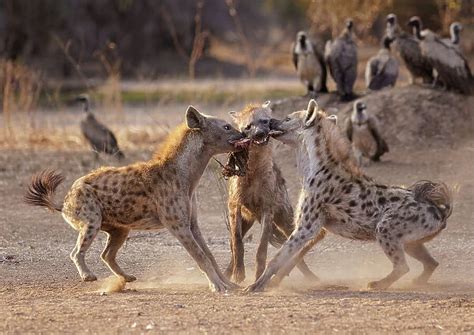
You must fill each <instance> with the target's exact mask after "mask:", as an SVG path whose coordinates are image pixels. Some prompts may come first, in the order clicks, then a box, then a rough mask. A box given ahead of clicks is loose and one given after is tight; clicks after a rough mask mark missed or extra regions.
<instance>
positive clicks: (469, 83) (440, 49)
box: [409, 16, 474, 94]
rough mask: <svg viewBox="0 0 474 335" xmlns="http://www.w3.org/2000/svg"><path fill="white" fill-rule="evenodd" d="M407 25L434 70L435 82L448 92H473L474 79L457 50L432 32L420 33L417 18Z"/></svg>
mask: <svg viewBox="0 0 474 335" xmlns="http://www.w3.org/2000/svg"><path fill="white" fill-rule="evenodd" d="M409 25H410V26H411V27H412V28H413V31H414V33H415V34H416V36H417V38H418V39H419V40H420V41H421V42H420V47H421V52H422V54H423V56H424V57H425V58H426V59H427V60H428V61H429V62H430V64H431V66H433V69H434V70H436V73H437V78H436V79H437V81H439V82H441V83H443V85H444V86H445V88H446V89H448V90H454V91H457V92H460V93H462V94H470V93H471V92H472V91H473V90H474V79H473V77H472V72H471V69H470V68H469V63H468V62H467V60H466V59H465V58H464V56H463V55H462V54H461V53H460V52H459V50H458V49H457V48H456V47H454V46H452V45H448V44H446V43H444V42H443V41H442V39H441V38H440V37H439V36H438V35H436V34H435V33H433V32H432V31H430V30H423V31H422V23H421V20H420V18H419V17H417V16H413V17H412V18H411V19H410V21H409Z"/></svg>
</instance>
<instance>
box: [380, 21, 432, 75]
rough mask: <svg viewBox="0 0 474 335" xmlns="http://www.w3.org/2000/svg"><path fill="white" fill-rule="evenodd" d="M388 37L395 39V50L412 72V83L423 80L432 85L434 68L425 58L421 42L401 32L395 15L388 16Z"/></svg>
mask: <svg viewBox="0 0 474 335" xmlns="http://www.w3.org/2000/svg"><path fill="white" fill-rule="evenodd" d="M387 36H389V37H392V38H395V48H396V50H397V51H398V54H399V55H400V58H401V59H402V60H403V63H404V64H405V66H406V68H407V69H408V71H409V72H410V82H411V83H412V84H414V83H415V82H416V79H417V78H421V79H422V81H423V83H424V84H432V83H433V82H434V77H433V67H432V66H431V64H430V63H429V62H428V60H427V59H426V58H425V57H423V55H422V53H421V48H420V41H418V40H417V39H416V38H415V37H414V36H413V35H412V34H408V33H406V32H404V31H403V30H401V28H400V26H399V25H398V20H397V16H396V15H395V14H389V15H387Z"/></svg>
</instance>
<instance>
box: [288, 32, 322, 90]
mask: <svg viewBox="0 0 474 335" xmlns="http://www.w3.org/2000/svg"><path fill="white" fill-rule="evenodd" d="M291 50H292V54H293V64H294V65H295V68H296V72H297V73H298V76H299V77H300V80H301V82H302V83H303V84H304V85H305V86H306V88H307V89H308V94H313V95H314V93H315V92H327V91H328V89H327V87H326V77H327V74H326V64H325V62H324V57H323V55H322V54H321V53H320V52H319V51H318V50H317V49H316V47H315V45H313V43H312V42H311V41H310V40H309V39H308V36H307V34H306V32H304V31H300V32H298V34H297V35H296V41H295V42H293V44H292V46H291Z"/></svg>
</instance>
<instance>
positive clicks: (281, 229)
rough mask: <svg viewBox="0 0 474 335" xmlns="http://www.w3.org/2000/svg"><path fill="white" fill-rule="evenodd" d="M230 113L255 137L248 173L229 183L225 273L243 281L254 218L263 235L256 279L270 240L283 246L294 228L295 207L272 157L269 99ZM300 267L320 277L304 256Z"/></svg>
mask: <svg viewBox="0 0 474 335" xmlns="http://www.w3.org/2000/svg"><path fill="white" fill-rule="evenodd" d="M230 114H231V116H232V118H233V120H234V122H235V124H236V125H237V128H238V129H239V130H240V131H241V132H242V133H243V134H244V135H246V136H247V138H250V139H251V140H252V144H251V145H250V147H249V148H248V160H247V167H246V173H245V175H244V176H234V177H231V178H230V179H229V185H228V190H229V196H228V208H229V214H230V220H229V222H230V244H231V251H232V256H231V261H230V264H229V266H228V268H227V271H226V275H227V276H228V277H229V278H232V279H233V280H234V281H236V282H241V281H243V280H244V279H245V266H244V244H243V238H244V236H245V234H246V233H247V232H248V231H249V229H250V228H251V227H252V226H253V224H254V222H255V221H259V222H260V223H261V225H262V235H261V238H260V243H259V246H258V250H257V258H256V264H257V266H256V273H255V276H256V279H257V278H258V277H260V275H261V274H262V272H263V270H264V269H265V265H266V260H267V247H268V243H271V244H272V245H273V246H275V247H280V246H281V245H282V244H283V243H284V242H285V241H286V240H287V238H288V237H289V236H290V235H291V233H292V232H293V229H294V226H293V207H292V206H291V204H290V200H289V197H288V193H287V190H286V185H285V179H284V178H283V175H282V173H281V171H280V169H279V168H278V166H277V165H276V163H275V162H274V161H273V157H272V147H271V144H269V137H270V136H269V132H270V118H271V114H272V111H271V109H270V108H269V103H266V104H264V105H262V106H260V105H249V106H247V107H246V108H245V109H244V110H242V111H240V112H230ZM323 234H324V231H323ZM298 268H299V269H300V270H301V272H302V273H303V274H304V275H305V277H307V278H310V279H313V280H314V279H316V278H317V277H316V276H315V275H314V274H313V273H312V272H311V271H310V270H309V268H308V266H307V265H306V264H305V263H304V261H303V260H301V261H300V262H299V263H298Z"/></svg>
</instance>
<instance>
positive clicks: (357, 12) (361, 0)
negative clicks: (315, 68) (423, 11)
mask: <svg viewBox="0 0 474 335" xmlns="http://www.w3.org/2000/svg"><path fill="white" fill-rule="evenodd" d="M392 2H393V0H353V1H347V0H332V1H327V0H312V1H311V4H310V6H309V7H308V16H309V17H310V19H311V21H312V25H311V30H312V31H314V32H318V33H324V32H326V31H329V32H330V33H331V35H332V37H335V36H337V35H338V34H339V33H340V32H341V31H342V29H343V28H344V26H343V24H344V20H345V19H346V18H348V17H352V19H354V21H355V23H356V31H357V34H358V36H359V37H365V36H367V34H369V33H370V31H371V29H372V26H373V24H374V22H375V21H376V19H377V17H379V16H380V14H381V13H383V12H384V11H386V9H387V8H389V7H390V6H391V5H392Z"/></svg>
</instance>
